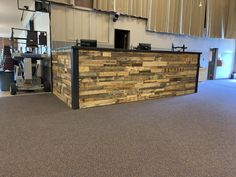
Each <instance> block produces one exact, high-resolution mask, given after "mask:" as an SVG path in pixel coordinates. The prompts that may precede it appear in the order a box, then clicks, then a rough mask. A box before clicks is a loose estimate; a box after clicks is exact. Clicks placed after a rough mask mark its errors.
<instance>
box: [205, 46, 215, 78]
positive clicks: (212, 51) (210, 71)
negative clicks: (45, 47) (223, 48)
mask: <svg viewBox="0 0 236 177" xmlns="http://www.w3.org/2000/svg"><path fill="white" fill-rule="evenodd" d="M217 56H218V49H217V48H214V49H210V59H209V65H208V77H207V79H208V80H214V79H215V77H216V62H217Z"/></svg>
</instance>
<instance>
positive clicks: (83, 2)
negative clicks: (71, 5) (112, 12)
mask: <svg viewBox="0 0 236 177" xmlns="http://www.w3.org/2000/svg"><path fill="white" fill-rule="evenodd" d="M75 6H80V7H87V8H91V9H92V8H93V0H75Z"/></svg>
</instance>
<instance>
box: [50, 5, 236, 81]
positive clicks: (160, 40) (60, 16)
mask: <svg viewBox="0 0 236 177" xmlns="http://www.w3.org/2000/svg"><path fill="white" fill-rule="evenodd" d="M75 11H76V13H75ZM77 11H81V10H78V9H76V10H73V12H72V11H70V10H69V11H68V10H67V11H65V12H64V13H62V12H60V11H59V10H56V9H54V11H53V12H54V15H53V14H52V33H55V34H54V35H53V36H52V40H53V41H58V42H73V41H75V40H76V39H80V38H78V34H85V33H86V32H88V31H96V30H98V31H99V30H100V31H101V33H100V34H97V35H87V36H85V37H87V38H88V39H97V40H98V42H99V43H98V45H99V46H100V47H114V30H115V29H124V30H129V31H130V46H131V47H134V46H137V45H138V44H139V43H141V42H142V43H151V44H152V48H153V49H156V50H170V49H171V45H172V43H174V45H175V46H182V45H183V44H185V45H186V46H187V47H188V49H187V51H192V52H202V55H201V66H202V67H206V68H207V67H208V61H209V51H210V48H219V57H221V58H222V59H223V60H224V61H223V63H225V65H224V66H223V67H221V68H217V76H216V78H217V79H220V78H228V77H230V74H231V73H232V72H233V63H234V56H235V48H236V47H235V44H236V41H235V40H232V39H225V40H223V39H210V38H199V37H189V36H181V35H172V34H163V33H162V34H161V33H154V32H148V31H146V26H147V25H146V23H147V21H146V20H144V19H138V18H133V17H127V16H121V17H120V18H119V19H118V21H117V22H115V23H114V22H113V21H112V15H109V14H106V13H102V15H101V17H100V16H98V15H97V14H100V13H95V12H94V11H88V12H87V13H88V14H89V15H88V16H86V15H82V16H81V15H78V14H79V13H81V12H77ZM70 13H72V15H68V14H70ZM83 13H85V12H83ZM76 14H77V15H76ZM92 14H94V16H93V18H96V20H95V21H96V23H97V24H100V25H96V26H91V25H90V26H89V25H88V24H94V22H93V23H91V15H92ZM69 17H73V18H72V19H76V23H79V25H80V26H84V27H86V28H81V29H80V31H76V30H75V28H74V27H73V25H76V23H75V22H74V23H75V24H73V20H72V22H71V23H70V25H67V27H65V26H66V22H67V23H68V21H69V20H71V18H69ZM71 27H72V28H71ZM59 28H60V30H58V29H59ZM106 28H108V30H106ZM68 35H69V36H68ZM101 35H102V38H99V36H101ZM80 36H81V35H80ZM83 37H84V36H83ZM106 41H107V42H106Z"/></svg>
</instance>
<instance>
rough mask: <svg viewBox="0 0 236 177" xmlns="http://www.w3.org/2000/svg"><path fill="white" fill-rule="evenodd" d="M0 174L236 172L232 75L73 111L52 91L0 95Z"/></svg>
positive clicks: (219, 176)
mask: <svg viewBox="0 0 236 177" xmlns="http://www.w3.org/2000/svg"><path fill="white" fill-rule="evenodd" d="M0 176H1V177H235V176H236V82H232V81H209V82H205V83H203V84H201V85H200V89H199V93H198V94H194V95H189V96H181V97H175V98H167V99H160V100H151V101H144V102H135V103H128V104H121V105H114V106H106V107H98V108H90V109H84V110H77V111H73V110H70V109H69V108H67V107H66V106H65V105H64V104H63V103H62V102H61V101H59V100H58V99H57V98H56V97H54V96H53V95H48V94H46V95H34V96H21V97H9V98H1V99H0Z"/></svg>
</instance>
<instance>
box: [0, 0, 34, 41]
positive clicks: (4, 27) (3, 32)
mask: <svg viewBox="0 0 236 177" xmlns="http://www.w3.org/2000/svg"><path fill="white" fill-rule="evenodd" d="M29 1H30V2H31V3H32V0H20V2H21V3H20V7H22V6H24V5H27V4H28V3H29ZM22 3H23V4H24V5H23V4H22ZM21 14H22V11H21V10H18V8H17V0H0V37H10V36H11V28H12V27H18V28H21V27H22V22H21Z"/></svg>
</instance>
